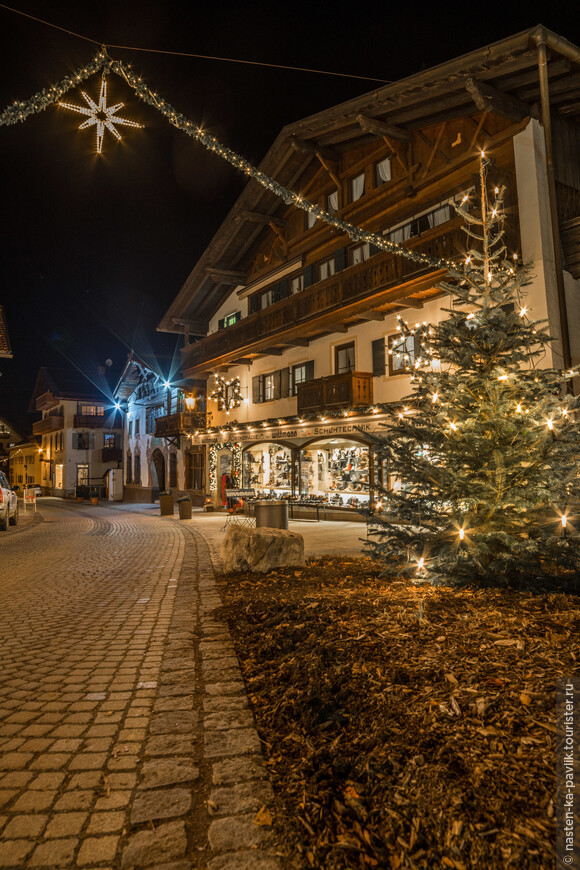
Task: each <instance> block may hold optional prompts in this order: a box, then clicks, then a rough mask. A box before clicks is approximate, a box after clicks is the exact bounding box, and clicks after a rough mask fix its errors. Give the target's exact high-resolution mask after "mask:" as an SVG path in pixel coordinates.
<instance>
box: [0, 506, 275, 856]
mask: <svg viewBox="0 0 580 870" xmlns="http://www.w3.org/2000/svg"><path fill="white" fill-rule="evenodd" d="M40 510H41V516H42V520H43V521H41V522H38V523H34V524H31V525H29V526H27V527H25V528H22V527H19V528H17V529H16V530H11V533H6V534H3V535H2V537H1V539H0V635H1V644H0V650H1V653H0V663H1V668H0V752H1V759H0V867H19V868H28V867H31V868H32V867H103V868H104V867H109V868H113V867H114V868H118V867H122V868H125V870H127V868H142V867H155V868H158V870H161V868H164V870H190V868H197V867H199V868H205V867H207V868H209V870H243V868H248V870H250V868H251V870H276V868H278V867H279V866H280V863H279V859H278V858H277V857H276V856H275V854H274V851H273V849H272V848H270V849H269V848H268V845H269V844H268V836H269V830H270V829H269V827H267V826H262V825H260V824H257V823H256V822H255V817H256V814H257V813H258V811H259V810H260V809H261V808H262V807H263V806H265V805H269V804H270V802H271V789H270V786H269V783H268V781H267V778H266V774H265V771H264V768H263V766H262V756H261V752H260V743H259V740H258V737H257V733H256V731H255V727H254V722H253V718H252V715H251V712H250V710H249V707H248V702H247V698H246V694H245V690H244V685H243V682H242V678H241V675H240V670H239V666H238V661H237V658H236V656H235V654H234V651H233V646H232V644H231V640H230V638H229V635H228V631H227V629H226V627H225V626H224V625H222V624H220V623H218V622H216V621H215V620H214V618H213V616H212V611H213V609H214V608H215V607H216V606H217V605H218V604H219V596H218V594H217V591H216V589H215V586H214V580H213V568H212V563H211V557H210V551H209V549H208V546H207V544H206V542H205V540H204V538H203V537H202V536H201V534H200V533H199V532H198V531H197V530H196V529H195V524H194V523H193V522H180V521H179V520H177V519H173V518H165V517H163V518H162V517H159V516H153V515H151V512H149V514H147V513H144V512H139V511H138V510H131V509H127V507H125V506H122V507H107V506H103V505H99V506H98V507H96V508H92V509H91V508H90V507H88V506H83V505H77V504H69V503H65V502H60V501H57V500H53V499H50V500H48V499H47V500H43V501H42V502H41V505H40Z"/></svg>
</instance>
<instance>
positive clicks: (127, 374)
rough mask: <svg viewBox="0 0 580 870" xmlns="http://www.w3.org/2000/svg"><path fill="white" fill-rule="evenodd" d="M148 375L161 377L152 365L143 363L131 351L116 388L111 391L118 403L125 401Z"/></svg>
mask: <svg viewBox="0 0 580 870" xmlns="http://www.w3.org/2000/svg"><path fill="white" fill-rule="evenodd" d="M157 368H158V366H157ZM149 373H153V374H155V375H157V377H159V378H160V377H161V375H160V374H159V372H158V371H157V370H156V367H155V366H154V364H153V363H147V362H145V361H144V360H143V359H141V358H140V357H138V356H137V355H136V354H135V353H134V351H131V352H130V353H129V354H128V356H127V362H126V363H125V366H124V368H123V371H122V372H121V376H120V378H119V381H118V383H117V386H116V387H115V389H114V390H113V395H114V396H115V398H116V399H119V400H120V401H126V400H127V399H128V398H129V396H131V394H132V393H133V392H134V391H135V390H136V389H137V387H138V386H139V384H140V383H141V381H142V379H143V377H144V376H146V375H147V374H149Z"/></svg>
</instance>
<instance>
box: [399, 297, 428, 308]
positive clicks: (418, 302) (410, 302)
mask: <svg viewBox="0 0 580 870" xmlns="http://www.w3.org/2000/svg"><path fill="white" fill-rule="evenodd" d="M400 304H401V305H404V307H405V308H423V305H424V304H425V303H424V301H423V300H422V299H413V298H412V297H411V296H407V298H406V299H401V300H400Z"/></svg>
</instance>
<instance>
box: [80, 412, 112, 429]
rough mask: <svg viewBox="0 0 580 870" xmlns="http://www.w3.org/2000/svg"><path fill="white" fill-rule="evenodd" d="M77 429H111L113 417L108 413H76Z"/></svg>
mask: <svg viewBox="0 0 580 870" xmlns="http://www.w3.org/2000/svg"><path fill="white" fill-rule="evenodd" d="M74 427H75V429H110V428H111V417H110V415H106V414H100V415H99V414H75V417H74Z"/></svg>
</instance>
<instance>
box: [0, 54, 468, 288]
mask: <svg viewBox="0 0 580 870" xmlns="http://www.w3.org/2000/svg"><path fill="white" fill-rule="evenodd" d="M99 72H101V73H102V74H103V75H105V74H107V73H109V72H113V73H115V74H116V75H118V76H119V77H120V78H122V79H124V80H125V81H126V82H127V84H128V85H129V87H130V88H131V89H132V90H133V91H134V92H135V94H136V95H137V96H138V97H139V99H140V100H142V101H143V102H144V103H147V104H148V105H150V106H153V107H154V108H155V109H157V110H158V111H159V112H160V113H161V114H162V115H164V116H165V118H166V119H167V120H168V121H169V123H170V124H172V125H173V126H174V127H176V128H177V129H178V130H181V131H182V132H183V133H185V134H186V135H187V136H190V137H191V138H192V139H194V140H195V141H197V142H199V143H200V144H201V145H203V146H204V148H206V149H207V150H208V151H212V152H213V153H214V154H217V155H218V156H219V157H221V158H222V159H223V160H226V161H227V162H228V163H230V164H231V165H232V166H234V167H235V168H236V169H238V170H239V171H240V172H243V173H244V175H247V176H248V177H249V178H253V179H254V180H255V181H257V182H258V184H261V185H262V187H264V188H266V189H267V190H269V191H270V192H271V193H273V194H275V195H276V196H278V197H279V198H280V199H282V200H283V201H284V202H285V203H286V204H287V205H293V206H295V207H296V208H300V209H302V211H305V212H308V213H310V214H311V215H313V216H314V217H315V218H316V219H317V220H321V221H323V222H324V223H326V224H328V225H329V226H332V227H334V228H335V229H338V230H340V231H341V232H344V233H346V234H347V235H348V236H349V237H350V238H351V239H352V240H353V241H355V242H361V243H367V242H368V243H369V244H371V245H374V246H375V247H376V248H378V249H379V250H381V251H386V252H387V253H391V254H397V255H399V256H401V257H405V258H406V259H409V260H413V261H414V262H416V263H423V264H425V265H428V266H432V267H434V268H436V269H445V270H446V271H448V272H449V274H450V275H451V276H453V277H455V278H459V279H461V278H463V275H462V273H460V272H459V271H457V267H456V264H455V263H454V261H453V260H448V259H445V258H439V257H431V256H430V255H429V254H426V253H421V252H419V251H414V250H409V249H407V248H405V247H403V246H402V245H398V244H396V243H395V242H391V241H389V240H388V239H387V238H385V237H384V236H382V235H377V234H376V233H369V232H367V231H366V230H362V229H361V228H360V227H357V226H354V225H353V224H350V223H348V222H347V221H343V220H341V219H340V218H339V217H337V216H336V215H332V214H329V213H328V212H326V211H324V210H323V209H321V208H320V206H318V205H316V204H315V203H312V202H310V201H309V200H306V199H304V197H302V196H301V195H300V194H298V193H295V192H294V191H292V190H288V188H286V187H284V186H283V185H281V184H279V182H277V181H276V180H275V179H273V178H271V177H270V176H269V175H267V174H266V173H265V172H262V171H261V170H260V169H258V168H257V167H256V166H254V165H253V164H252V163H250V162H249V161H248V160H246V159H245V158H244V157H242V156H241V155H240V154H238V153H237V152H236V151H232V149H231V148H227V147H226V146H225V145H223V144H222V143H221V142H220V141H219V139H216V137H215V136H212V135H211V134H210V133H207V132H205V131H204V130H203V128H202V127H200V126H199V125H198V124H196V123H194V122H193V121H190V120H188V119H187V118H186V117H185V116H184V115H182V114H181V112H178V111H177V109H175V108H174V107H173V106H172V105H171V104H170V103H168V102H167V101H166V100H164V99H163V98H162V97H160V96H159V94H157V93H155V92H154V91H152V90H151V89H150V88H149V87H148V86H147V85H146V84H145V81H144V80H143V79H142V78H141V76H139V75H137V74H136V73H134V72H133V70H132V69H131V67H130V66H129V65H127V64H124V63H123V62H122V61H118V60H113V59H112V58H111V57H110V56H109V54H108V53H107V51H106V49H105V48H103V49H102V50H101V51H100V52H99V53H98V54H97V55H96V56H95V57H94V58H93V60H92V61H91V62H90V63H88V64H86V65H85V66H83V67H79V69H77V70H76V71H75V72H74V73H72V75H68V76H65V78H63V79H62V80H61V81H60V82H58V83H57V84H55V85H51V86H50V87H49V88H44V89H43V90H41V91H38V93H36V94H34V95H33V96H32V97H31V98H30V99H28V100H21V101H17V102H14V103H13V104H12V105H10V106H8V107H7V108H6V109H5V110H4V111H3V112H2V113H1V114H0V126H7V125H9V124H18V123H21V122H23V121H25V120H26V119H27V118H29V117H30V116H31V115H33V114H37V113H39V112H42V111H44V110H45V109H47V108H48V107H49V106H51V105H54V104H55V103H59V101H60V100H61V98H62V97H63V96H64V95H65V94H66V93H67V92H68V91H70V90H72V89H73V88H76V87H78V86H79V85H80V84H81V83H82V82H84V81H85V80H86V79H88V78H90V77H91V76H93V75H95V74H96V73H99Z"/></svg>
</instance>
